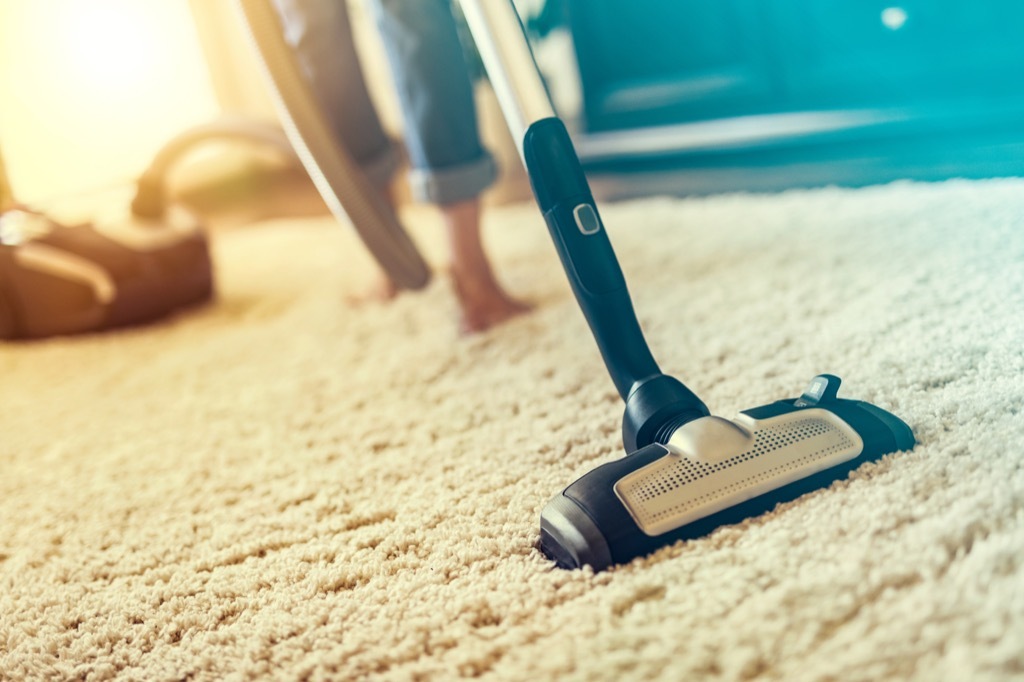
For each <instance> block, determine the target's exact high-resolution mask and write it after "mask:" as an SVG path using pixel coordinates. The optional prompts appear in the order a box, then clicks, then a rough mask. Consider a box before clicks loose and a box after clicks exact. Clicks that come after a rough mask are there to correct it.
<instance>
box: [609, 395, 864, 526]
mask: <svg viewBox="0 0 1024 682" xmlns="http://www.w3.org/2000/svg"><path fill="white" fill-rule="evenodd" d="M667 447H668V448H669V452H670V454H668V455H666V456H664V457H662V458H660V459H658V460H655V461H654V462H652V463H651V464H649V465H647V466H645V467H642V468H640V469H637V470H636V471H634V472H632V473H630V474H629V475H627V476H624V477H623V478H621V479H620V480H619V481H618V482H616V483H615V494H616V495H617V496H618V498H619V499H620V500H621V501H622V504H623V505H625V507H626V509H627V510H628V511H629V514H630V515H631V516H632V517H633V520H634V521H636V524H637V526H639V527H640V529H641V530H642V531H643V532H644V533H645V534H647V535H650V536H655V535H661V534H662V533H667V532H669V531H672V530H675V529H676V528H679V527H681V526H683V525H686V524H688V523H692V522H693V521H696V520H697V519H701V518H704V517H705V516H709V515H711V514H714V513H715V512H718V511H721V510H723V509H726V508H728V507H732V506H734V505H737V504H739V503H741V502H744V501H746V500H749V499H751V498H753V497H755V496H757V495H762V494H764V493H766V492H769V491H771V490H775V489H776V488H781V487H782V486H784V485H786V484H788V483H792V482H793V481H797V480H799V479H801V478H806V477H807V476H810V475H811V474H814V473H816V472H818V471H822V470H823V469H827V468H829V467H833V466H836V465H837V464H841V463H843V462H846V461H849V460H851V459H853V458H854V457H856V456H857V455H858V454H860V452H861V450H862V449H863V447H864V444H863V441H862V440H861V437H860V436H859V435H858V434H857V432H856V431H854V430H853V428H851V427H850V426H849V425H848V424H847V423H846V422H844V421H843V420H842V419H839V418H838V417H837V416H836V415H834V414H832V413H831V412H829V411H828V410H823V409H809V410H801V411H799V412H792V413H789V414H784V415H780V416H778V417H772V418H769V419H763V420H755V419H751V418H750V417H747V416H746V415H741V416H740V417H739V418H737V419H736V420H735V421H733V422H730V421H728V420H726V419H722V418H721V417H702V418H701V419H696V420H694V421H692V422H690V423H688V424H686V425H684V426H683V427H681V428H680V429H679V430H677V431H676V433H675V434H673V436H672V439H671V441H670V442H669V444H668V446H667Z"/></svg>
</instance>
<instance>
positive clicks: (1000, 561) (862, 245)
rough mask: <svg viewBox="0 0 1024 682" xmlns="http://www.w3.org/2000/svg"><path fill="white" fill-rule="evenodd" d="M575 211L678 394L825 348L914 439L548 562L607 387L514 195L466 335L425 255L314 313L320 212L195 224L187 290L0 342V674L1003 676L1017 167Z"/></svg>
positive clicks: (1019, 439) (770, 392) (1019, 582)
mask: <svg viewBox="0 0 1024 682" xmlns="http://www.w3.org/2000/svg"><path fill="white" fill-rule="evenodd" d="M414 217H415V218H416V221H415V222H417V223H418V224H419V227H418V228H417V231H416V234H417V238H418V239H420V241H421V242H423V243H424V244H425V245H426V246H427V250H428V252H429V253H430V257H431V258H433V259H435V260H437V259H438V258H439V253H440V251H439V249H438V244H440V243H441V241H442V240H441V232H440V231H439V229H438V227H437V225H436V224H435V223H434V222H432V220H433V219H431V218H430V217H429V216H427V218H425V219H424V218H423V214H415V215H414ZM604 217H605V221H606V223H607V225H608V228H609V231H610V232H611V233H612V237H613V241H614V243H615V245H616V248H617V250H618V254H619V258H620V261H621V262H622V264H623V269H624V270H625V271H626V275H627V278H628V279H629V281H630V283H631V289H632V292H633V296H634V300H635V303H636V307H637V310H638V314H639V317H640V319H641V321H642V323H643V325H644V327H645V329H646V331H647V333H648V336H649V340H650V343H651V345H652V347H653V349H654V351H655V354H656V356H657V357H658V358H659V360H660V362H661V364H662V366H663V368H664V369H665V370H666V371H668V372H670V373H672V374H674V375H676V376H679V377H680V378H682V379H683V380H684V381H686V382H687V383H688V384H689V385H690V386H691V387H692V388H693V389H694V390H696V391H697V392H698V394H700V395H701V396H702V397H703V398H704V399H705V401H706V402H707V404H708V405H709V406H710V407H711V408H712V410H713V411H715V412H717V413H719V414H723V415H726V416H731V415H733V414H735V412H736V411H738V410H740V409H745V408H748V407H753V406H755V405H760V404H764V403H767V402H770V401H773V400H776V399H779V398H782V397H787V396H795V395H797V394H799V392H800V391H801V390H802V389H803V388H804V385H805V383H806V382H807V380H808V379H810V378H811V377H812V376H813V375H815V374H816V373H819V372H825V371H828V372H833V373H836V374H839V375H840V376H842V377H843V378H844V379H845V383H844V384H843V389H842V391H841V395H845V396H846V397H853V398H860V399H864V400H869V401H872V402H874V403H876V404H878V405H881V406H883V407H885V408H888V409H890V410H892V411H893V412H895V413H896V414H898V415H900V416H901V417H903V418H904V419H905V420H906V421H907V422H908V423H910V424H911V425H912V427H913V428H914V430H915V432H916V434H917V437H918V439H919V441H920V444H919V445H918V446H917V447H916V448H915V449H914V450H913V451H912V452H903V453H897V454H893V455H890V456H887V457H885V458H884V459H883V460H881V461H880V462H878V463H875V464H870V465H865V466H863V467H862V468H860V469H859V470H857V471H856V472H855V474H854V475H853V476H852V477H851V478H850V479H849V480H846V481H844V482H840V483H837V484H835V485H833V486H832V487H831V488H828V489H825V490H821V491H818V492H816V493H813V494H811V495H809V496H806V497H804V498H802V499H800V500H798V501H795V502H793V503H790V504H787V505H785V506H783V507H780V508H778V509H776V510H775V511H774V512H772V513H770V514H767V515H765V516H762V517H759V518H756V519H753V520H750V521H748V522H746V523H744V524H742V525H739V526H734V527H727V528H722V529H720V530H718V531H717V532H715V533H714V534H712V535H711V536H709V537H707V538H705V539H701V540H697V541H691V542H687V543H684V544H679V545H677V546H673V547H669V548H667V549H664V550H662V551H659V552H658V553H656V554H654V555H652V556H650V557H648V558H645V559H641V560H637V561H635V562H633V563H632V564H630V565H626V566H621V567H619V568H617V569H615V570H613V571H609V572H606V573H602V574H598V575H594V574H593V573H591V572H589V571H575V572H566V571H562V570H557V569H553V568H552V565H551V564H550V563H549V562H548V561H546V560H545V559H544V558H543V557H542V556H541V555H540V553H539V552H538V550H537V548H536V542H537V534H538V514H539V511H540V509H541V507H542V506H543V504H544V503H545V502H546V501H547V500H548V499H549V498H550V497H551V496H552V495H554V494H556V493H557V492H559V491H560V490H561V488H562V487H564V486H565V485H567V484H569V483H570V482H571V481H573V480H574V479H576V478H577V477H578V476H580V475H582V474H583V473H585V472H587V471H589V470H590V469H591V468H593V467H594V466H595V465H597V464H599V463H602V462H605V461H607V460H609V459H611V458H615V457H618V456H620V455H621V454H622V453H621V441H620V436H619V419H620V416H621V404H620V400H619V398H618V396H617V395H616V394H615V392H614V390H613V388H612V385H611V383H610V381H609V380H608V378H607V376H606V374H605V372H604V368H603V366H602V364H601V361H600V359H599V356H598V353H597V351H596V349H595V346H594V344H593V342H592V340H591V338H590V337H589V335H588V331H587V329H586V327H585V323H584V321H583V319H582V316H581V315H580V313H579V312H578V310H577V308H576V305H575V303H574V301H573V298H572V295H571V293H570V291H569V288H568V285H567V283H566V281H565V279H564V276H563V274H562V273H561V271H560V269H559V266H558V264H557V260H556V258H555V256H554V251H553V248H552V247H551V245H550V243H549V241H548V236H547V233H546V230H545V228H544V226H543V224H542V222H541V221H540V219H539V216H538V215H537V214H536V211H535V209H534V208H533V207H532V206H526V205H523V206H516V207H511V208H503V209H495V210H492V211H491V212H489V213H488V215H487V225H486V229H487V237H488V239H489V240H490V243H491V245H492V250H493V252H494V254H495V256H496V261H497V263H498V268H499V271H500V273H501V275H502V277H503V278H504V279H505V281H506V282H507V283H508V286H509V288H510V289H511V290H513V291H515V292H517V293H518V294H519V295H521V296H522V297H523V298H526V299H529V300H530V301H532V302H534V303H535V304H536V310H535V312H533V313H532V314H530V315H528V316H526V317H523V318H521V319H519V320H516V321H514V322H512V323H510V324H507V325H505V326H503V327H501V328H498V329H495V330H493V331H492V332H489V333H486V334H484V335H480V336H477V337H475V338H459V337H458V335H457V333H456V324H455V306H454V302H453V299H452V295H451V292H450V290H449V286H448V284H447V282H446V280H445V278H444V277H443V276H439V277H438V278H437V280H436V281H435V282H434V283H433V284H432V285H431V286H430V288H428V289H427V290H426V291H425V292H422V293H418V294H406V295H403V296H401V297H400V298H399V299H398V300H397V301H395V302H394V303H393V304H391V305H387V306H381V305H363V306H352V305H350V304H348V303H347V302H346V299H347V298H348V297H351V296H353V295H356V294H358V293H359V292H360V290H361V289H362V288H364V287H365V285H366V283H367V280H368V278H369V273H370V266H369V263H368V262H367V257H366V256H365V255H364V254H363V252H362V250H361V248H360V246H359V244H358V243H357V242H356V241H355V239H354V237H353V236H352V235H351V234H350V233H348V232H347V231H346V230H344V229H339V228H338V227H337V226H336V225H334V224H332V223H331V221H330V220H329V219H327V218H324V219H302V220H280V221H273V222H267V223H263V224H259V225H255V226H252V227H249V228H245V229H238V230H233V231H227V232H222V233H219V234H218V235H217V236H216V243H215V248H216V258H217V261H218V266H219V285H220V298H219V301H218V302H217V303H216V304H215V305H212V306H210V307H207V308H204V309H200V310H198V311H194V312H190V313H188V314H184V315H180V316H178V317H177V318H175V319H173V320H170V321H168V322H165V323H163V324H158V325H155V326H151V327H147V328H141V329H136V330H131V331H127V332H121V333H112V334H105V335H98V336H93V337H83V338H73V339H72V338H68V339H57V340H52V341H48V342H43V343H31V344H13V345H12V344H8V345H5V346H2V347H0V678H5V679H13V680H20V679H82V680H102V679H112V678H117V679H128V680H177V679H202V680H207V679H248V678H276V679H313V680H320V679H338V680H348V679H386V680H446V679H452V678H457V677H480V678H482V679H495V680H538V679H541V680H547V679H558V680H563V679H565V680H646V679H661V680H684V679H686V680H692V679H708V680H743V679H765V680H843V681H847V680H881V679H893V680H905V679H916V680H929V681H930V680H956V681H962V680H1010V679H1022V678H1024V574H1022V564H1024V470H1022V462H1024V415H1022V407H1024V181H1018V180H994V181H986V182H959V181H958V182H950V183H946V184H936V185H919V184H910V183H899V184H895V185H890V186H884V187H876V188H866V189H861V190H840V189H823V190H814V191H793V192H787V193H783V194H779V195H763V196H762V195H749V196H748V195H729V196H718V197H711V198H702V199H692V200H672V199H661V198H656V199H646V200H639V201H633V202H625V203H618V204H611V205H607V206H605V207H604Z"/></svg>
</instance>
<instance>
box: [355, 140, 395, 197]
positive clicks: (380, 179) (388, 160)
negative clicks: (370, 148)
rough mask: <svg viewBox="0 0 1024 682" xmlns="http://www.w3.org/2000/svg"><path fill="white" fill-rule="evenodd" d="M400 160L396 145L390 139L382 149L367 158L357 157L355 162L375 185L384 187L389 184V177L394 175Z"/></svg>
mask: <svg viewBox="0 0 1024 682" xmlns="http://www.w3.org/2000/svg"><path fill="white" fill-rule="evenodd" d="M400 160H401V154H399V151H398V145H397V144H396V143H395V142H393V141H391V142H390V143H389V144H388V145H387V146H386V147H384V149H383V151H381V152H379V153H377V154H374V155H373V156H372V157H370V158H367V159H357V160H356V163H358V164H359V167H360V168H362V169H363V172H364V173H366V177H368V178H369V179H370V182H372V183H373V185H374V186H375V187H378V188H381V189H385V188H386V187H387V186H388V185H389V184H391V179H392V178H393V177H395V171H396V170H398V164H399V161H400Z"/></svg>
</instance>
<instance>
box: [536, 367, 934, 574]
mask: <svg viewBox="0 0 1024 682" xmlns="http://www.w3.org/2000/svg"><path fill="white" fill-rule="evenodd" d="M839 383H840V379H839V378H838V377H835V376H832V375H827V374H823V375H820V376H818V377H815V378H814V380H813V381H812V382H811V385H810V387H809V388H808V390H807V391H806V392H805V393H804V394H803V395H802V396H800V398H797V399H795V400H794V399H789V400H780V401H778V402H775V403H771V404H769V405H763V406H761V407H756V408H753V409H750V410H744V411H743V412H741V413H740V414H739V416H738V417H737V418H736V419H734V420H732V421H730V420H726V419H723V418H721V417H715V416H705V417H700V418H698V419H694V420H692V421H689V422H687V423H686V424H684V425H682V426H680V427H679V428H678V429H676V431H675V432H674V433H673V434H672V436H671V438H670V439H669V441H668V442H667V443H666V444H664V445H661V444H657V443H654V444H651V445H648V446H646V447H644V448H641V449H640V450H638V451H636V452H634V453H632V454H630V455H628V456H626V457H625V458H623V459H620V460H618V461H615V462H611V463H608V464H605V465H604V466H601V467H598V468H597V469H595V470H593V471H591V472H590V473H588V474H586V475H585V476H583V477H582V478H580V479H579V480H577V481H576V482H574V483H573V484H572V485H570V486H569V487H568V488H566V489H565V490H564V491H563V492H562V493H561V494H559V495H557V496H556V497H555V498H554V499H552V500H551V501H550V502H549V503H548V504H547V505H546V506H545V507H544V510H543V512H542V513H541V549H542V551H543V552H544V553H545V554H546V555H547V556H549V557H550V558H552V559H554V560H555V561H556V562H557V563H558V565H559V566H561V567H563V568H579V567H582V566H584V565H589V566H591V567H592V568H593V569H594V570H595V571H599V570H602V569H604V568H607V567H608V566H610V565H611V564H616V563H623V562H627V561H630V560H631V559H633V558H635V557H638V556H642V555H645V554H648V553H650V552H652V551H654V550H656V549H658V548H659V547H663V546H665V545H668V544H671V543H673V542H676V541H678V540H686V539H691V538H697V537H701V536H704V535H707V534H708V533H710V532H711V531H713V530H714V529H715V528H717V527H719V526H721V525H725V524H731V523H737V522H739V521H742V520H743V519H746V518H749V517H751V516H756V515H758V514H762V513H764V512H766V511H768V510H770V509H772V508H773V507H774V506H775V505H776V504H778V503H780V502H785V501H789V500H793V499H795V498H797V497H799V496H800V495H803V494H804V493H807V492H810V491H812V490H816V489H819V488H822V487H824V486H827V485H828V484H830V483H831V482H832V481H835V480H838V479H840V478H843V477H845V476H846V475H847V474H848V473H849V472H850V471H852V470H853V469H855V468H857V467H858V466H860V465H861V464H862V463H863V462H865V461H868V460H873V459H878V458H879V457H881V456H882V455H884V454H886V453H889V452H895V451H897V450H909V449H910V448H912V447H913V446H914V436H913V433H912V432H911V430H910V427H908V426H907V425H906V424H905V423H904V422H903V421H901V420H900V419H899V418H897V417H895V416H894V415H892V414H890V413H888V412H886V411H885V410H882V409H880V408H878V407H875V406H874V405H871V404H870V403H865V402H861V401H856V400H844V399H840V398H837V397H836V391H837V390H838V388H839Z"/></svg>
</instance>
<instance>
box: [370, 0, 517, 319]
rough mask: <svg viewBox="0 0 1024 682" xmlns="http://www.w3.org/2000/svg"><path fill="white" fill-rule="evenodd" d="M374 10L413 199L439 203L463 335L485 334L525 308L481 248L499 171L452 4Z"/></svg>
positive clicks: (428, 1)
mask: <svg viewBox="0 0 1024 682" xmlns="http://www.w3.org/2000/svg"><path fill="white" fill-rule="evenodd" d="M372 7H373V10H374V14H375V16H376V19H377V24H378V27H379V29H380V33H381V38H382V39H383V42H384V47H385V51H386V52H387V55H388V61H389V62H390V64H391V70H392V73H393V75H394V81H395V86H396V88H397V90H398V98H399V101H400V103H401V109H402V116H403V121H404V135H405V141H406V149H407V150H408V152H409V161H410V164H411V166H412V169H411V171H410V178H409V179H410V185H411V189H412V192H413V195H414V196H415V197H416V198H417V199H419V200H423V201H429V202H432V203H435V204H437V205H438V206H439V207H440V209H441V212H442V214H443V216H444V219H445V224H446V226H447V231H448V236H449V242H450V247H451V258H452V262H451V270H452V280H453V284H454V287H455V292H456V295H457V296H458V298H459V303H460V305H461V306H462V312H463V321H462V327H463V330H464V331H470V332H472V331H480V330H483V329H486V328H487V327H490V326H493V325H495V324H497V323H499V322H501V321H503V320H505V319H507V318H509V317H511V316H513V315H516V314H518V313H520V312H523V311H524V310H527V308H528V306H526V305H524V304H522V303H520V302H518V301H515V300H514V299H512V298H511V297H509V296H508V295H507V294H506V293H505V291H504V290H503V289H502V287H501V285H500V284H498V282H497V280H496V279H495V277H494V273H493V271H492V270H491V266H490V262H489V261H488V259H487V255H486V252H485V250H484V247H483V244H482V243H481V236H480V202H479V196H480V194H481V192H483V190H484V189H486V188H487V187H488V186H489V185H490V184H491V183H493V182H494V179H495V177H496V176H497V168H496V166H495V163H494V160H493V158H492V157H491V155H490V154H488V153H487V152H486V151H485V150H484V148H483V146H482V145H481V143H480V136H479V131H478V128H477V120H476V108H475V104H474V101H473V85H472V82H471V81H470V77H469V70H468V67H467V65H466V61H465V54H464V52H463V50H462V46H461V44H460V42H459V36H458V32H457V29H456V26H455V19H454V17H453V16H452V9H451V5H450V3H449V2H448V0H375V1H374V2H373V3H372Z"/></svg>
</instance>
